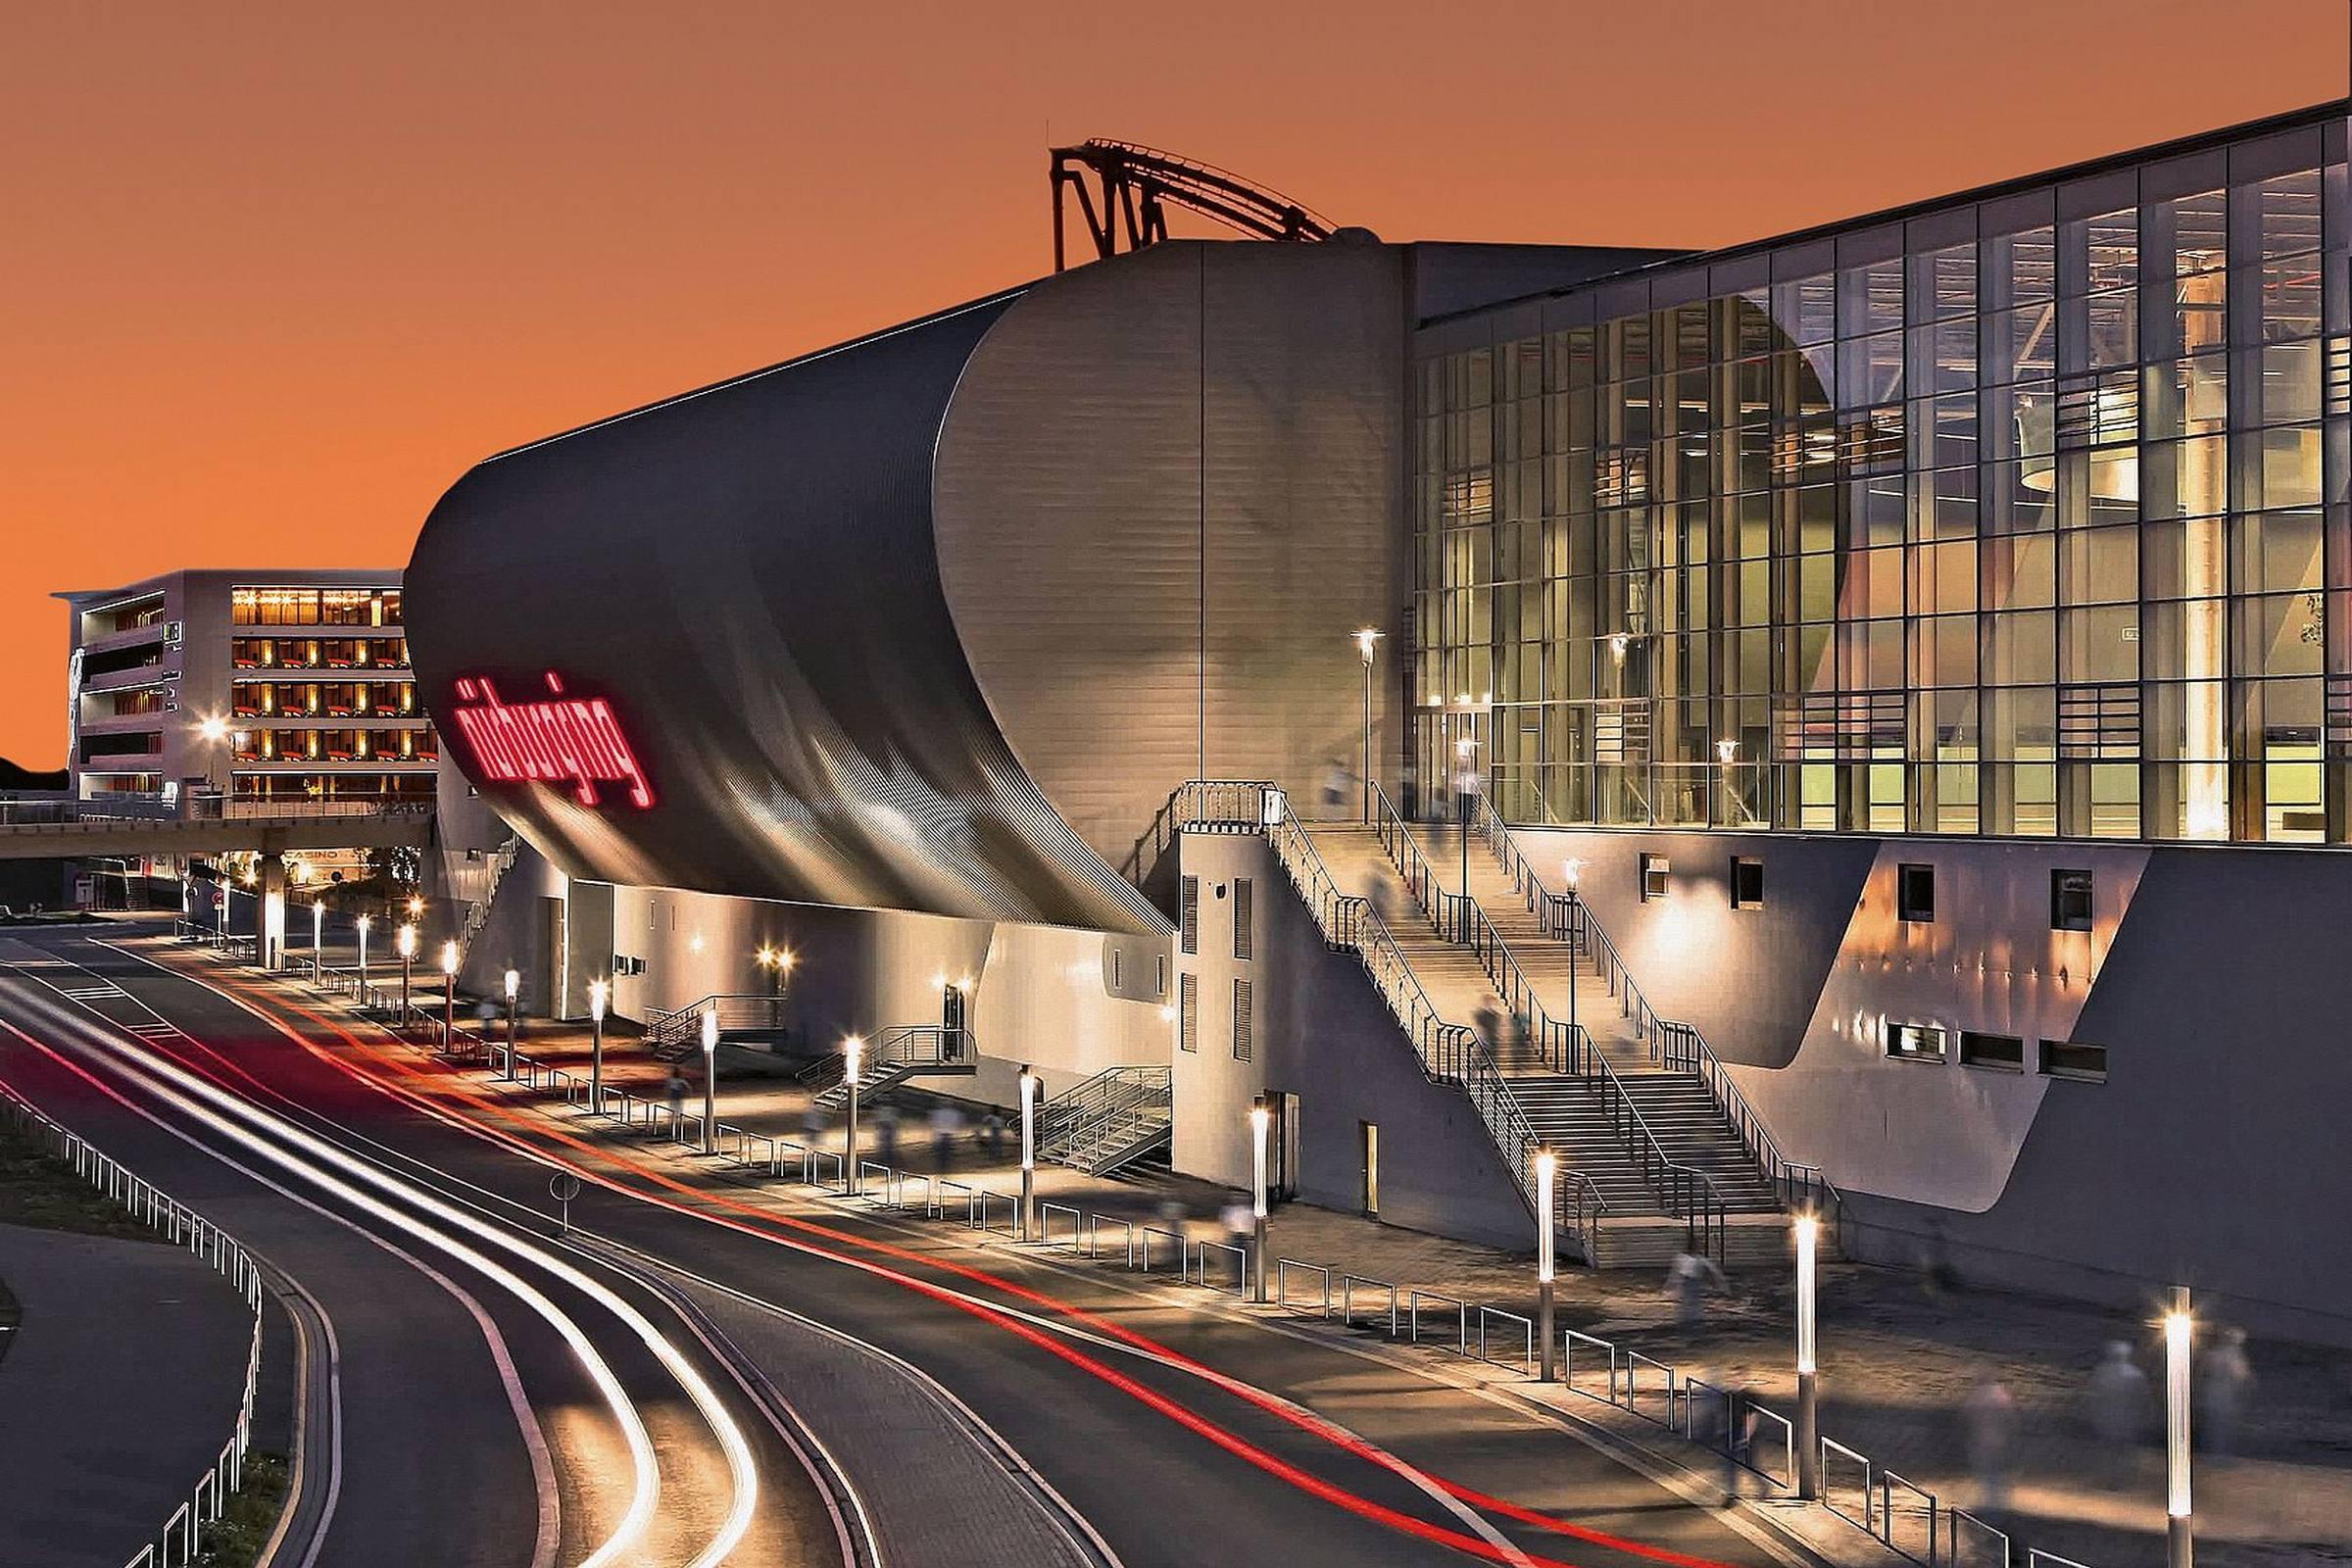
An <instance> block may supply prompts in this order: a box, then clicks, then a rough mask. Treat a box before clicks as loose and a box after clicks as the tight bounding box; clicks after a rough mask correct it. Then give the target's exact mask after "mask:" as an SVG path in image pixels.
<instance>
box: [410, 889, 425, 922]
mask: <svg viewBox="0 0 2352 1568" xmlns="http://www.w3.org/2000/svg"><path fill="white" fill-rule="evenodd" d="M409 918H410V919H412V920H421V919H422V918H424V896H423V895H422V894H418V893H412V894H410V895H409Z"/></svg>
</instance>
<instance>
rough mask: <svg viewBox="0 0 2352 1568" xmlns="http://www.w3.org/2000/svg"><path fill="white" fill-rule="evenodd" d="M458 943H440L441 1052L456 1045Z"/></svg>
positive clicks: (454, 1048) (449, 1050)
mask: <svg viewBox="0 0 2352 1568" xmlns="http://www.w3.org/2000/svg"><path fill="white" fill-rule="evenodd" d="M457 1007H458V945H457V944H456V943H455V942H444V943H442V944H441V1054H443V1055H445V1056H446V1055H448V1054H450V1053H451V1052H452V1051H455V1050H456V1049H457V1046H458V1016H457Z"/></svg>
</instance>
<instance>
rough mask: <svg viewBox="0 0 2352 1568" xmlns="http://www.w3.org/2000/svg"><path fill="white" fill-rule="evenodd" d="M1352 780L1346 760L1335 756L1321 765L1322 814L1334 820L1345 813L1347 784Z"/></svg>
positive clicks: (1353, 780) (1353, 777)
mask: <svg viewBox="0 0 2352 1568" xmlns="http://www.w3.org/2000/svg"><path fill="white" fill-rule="evenodd" d="M1353 782H1355V775H1354V774H1352V773H1350V772H1348V764H1347V763H1346V762H1343V761H1341V760H1339V759H1338V758H1336V757H1334V758H1331V759H1329V760H1327V761H1326V762H1325V764H1324V767H1323V814H1324V815H1325V816H1326V817H1329V818H1332V819H1334V820H1336V819H1338V818H1339V817H1340V816H1341V815H1343V814H1344V813H1345V810H1346V808H1347V805H1348V785H1350V784H1352V783H1353Z"/></svg>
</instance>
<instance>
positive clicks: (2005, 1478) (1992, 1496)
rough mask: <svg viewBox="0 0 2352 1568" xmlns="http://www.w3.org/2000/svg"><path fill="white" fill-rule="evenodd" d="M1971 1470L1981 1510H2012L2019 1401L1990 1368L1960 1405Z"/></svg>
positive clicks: (1991, 1513) (1989, 1512)
mask: <svg viewBox="0 0 2352 1568" xmlns="http://www.w3.org/2000/svg"><path fill="white" fill-rule="evenodd" d="M1960 1422H1961V1428H1962V1434H1963V1437H1964V1438H1965V1440H1966V1443H1967V1446H1968V1467H1969V1469H1970V1471H1972V1472H1973V1473H1974V1474H1975V1476H1976V1478H1977V1511H1978V1512H1980V1513H1984V1514H1990V1515H1998V1514H2004V1513H2007V1512H2008V1511H2009V1455H2010V1449H2011V1447H2012V1446H2013V1444H2014V1442H2015V1440H2016V1436H2017V1400H2016V1399H2015V1398H2014V1397H2011V1395H2010V1393H2009V1390H2008V1389H2007V1388H2006V1387H2005V1386H2004V1385H2003V1384H2002V1383H2001V1380H2000V1379H1999V1378H1996V1377H1994V1376H1993V1374H1992V1370H1991V1368H1989V1367H1987V1368H1985V1369H1983V1370H1981V1371H1979V1372H1978V1374H1977V1381H1976V1384H1975V1386H1974V1387H1972V1388H1971V1389H1970V1390H1969V1391H1968V1397H1966V1398H1965V1399H1963V1400H1961V1402H1960Z"/></svg>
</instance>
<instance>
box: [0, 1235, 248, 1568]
mask: <svg viewBox="0 0 2352 1568" xmlns="http://www.w3.org/2000/svg"><path fill="white" fill-rule="evenodd" d="M0 1280H6V1281H7V1282H8V1288H9V1290H10V1291H11V1292H13V1293H14V1294H15V1296H16V1298H17V1301H18V1307H19V1311H20V1321H19V1324H18V1326H17V1328H16V1330H15V1332H14V1333H12V1334H11V1335H10V1336H9V1338H10V1339H11V1340H12V1341H13V1342H14V1343H12V1344H11V1345H10V1347H9V1349H8V1353H7V1355H6V1356H5V1357H0V1474H5V1475H6V1476H7V1477H8V1485H7V1486H6V1487H0V1543H5V1544H6V1548H5V1551H4V1552H0V1555H4V1556H5V1559H6V1561H7V1563H8V1564H9V1568H89V1565H90V1564H92V1563H100V1562H104V1563H119V1562H126V1561H128V1560H129V1559H130V1558H131V1557H133V1556H134V1555H136V1554H137V1552H138V1550H139V1548H140V1547H141V1546H142V1545H145V1544H148V1543H150V1542H152V1541H153V1540H154V1539H155V1532H156V1530H157V1528H158V1526H160V1525H161V1524H162V1522H163V1521H164V1520H165V1519H166V1518H167V1517H169V1516H170V1515H171V1514H172V1510H173V1509H175V1508H177V1507H179V1506H180V1504H181V1503H183V1502H184V1501H186V1500H187V1496H188V1489H189V1487H190V1486H192V1485H193V1484H194V1482H195V1480H196V1478H197V1477H198V1476H201V1475H203V1474H204V1473H205V1470H206V1468H207V1467H208V1466H209V1465H211V1464H212V1463H213V1461H214V1460H215V1458H216V1457H217V1456H218V1455H219V1453H220V1451H221V1436H222V1434H223V1433H225V1432H226V1431H228V1429H229V1428H230V1427H232V1426H233V1425H234V1424H235V1422H236V1417H237V1407H238V1401H239V1399H240V1398H241V1397H242V1396H243V1394H244V1387H245V1361H246V1353H247V1350H248V1348H249V1347H250V1344H251V1341H252V1335H253V1318H252V1315H251V1313H250V1312H249V1311H248V1310H247V1309H246V1306H245V1304H244V1303H243V1302H242V1301H240V1300H239V1299H237V1293H236V1292H235V1291H234V1290H233V1289H231V1288H230V1287H229V1285H228V1284H227V1283H226V1282H225V1281H223V1280H222V1279H221V1276H220V1275H219V1274H218V1273H216V1272H214V1270H213V1269H212V1267H211V1266H210V1265H209V1264H207V1263H206V1262H204V1261H203V1260H202V1259H200V1258H197V1257H194V1256H192V1255H190V1254H189V1253H188V1252H187V1251H186V1250H183V1249H180V1248H177V1247H169V1246H164V1245H161V1244H158V1243H155V1242H132V1241H119V1240H116V1239H113V1238H110V1237H103V1236H83V1235H71V1234H67V1233H64V1232H59V1231H46V1230H32V1229H27V1228H25V1227H23V1226H18V1225H0Z"/></svg>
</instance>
